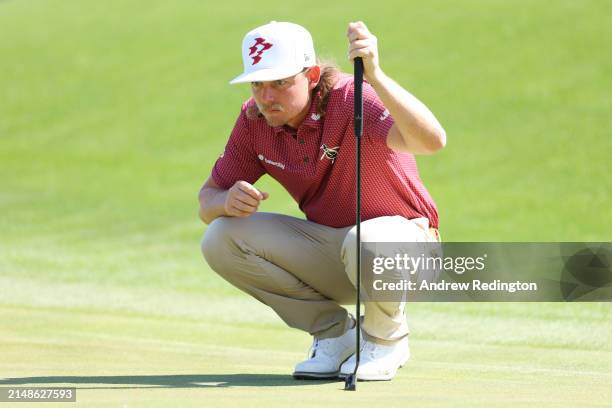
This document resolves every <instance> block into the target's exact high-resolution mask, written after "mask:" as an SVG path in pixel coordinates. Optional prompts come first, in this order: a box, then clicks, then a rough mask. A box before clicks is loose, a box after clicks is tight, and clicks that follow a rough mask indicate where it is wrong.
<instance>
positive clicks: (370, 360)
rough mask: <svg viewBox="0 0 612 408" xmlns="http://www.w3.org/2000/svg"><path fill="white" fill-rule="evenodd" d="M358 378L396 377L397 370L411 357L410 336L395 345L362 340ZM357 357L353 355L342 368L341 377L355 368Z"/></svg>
mask: <svg viewBox="0 0 612 408" xmlns="http://www.w3.org/2000/svg"><path fill="white" fill-rule="evenodd" d="M359 354H360V355H359V360H360V362H359V367H358V368H357V379H358V380H362V381H388V380H390V379H392V378H393V377H395V374H396V373H397V370H398V369H399V368H400V367H402V366H403V365H404V364H406V362H407V361H408V359H409V358H410V347H409V346H408V338H407V337H404V338H403V339H401V340H400V341H398V342H397V343H395V344H393V345H384V344H377V343H372V342H370V341H367V340H362V341H361V348H360V351H359ZM356 360H357V358H356V357H355V355H352V356H351V358H349V359H348V360H347V361H346V363H344V364H342V367H341V368H340V375H339V376H340V378H345V377H346V376H347V375H349V374H352V373H353V371H354V370H355V361H356Z"/></svg>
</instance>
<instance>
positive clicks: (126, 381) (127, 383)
mask: <svg viewBox="0 0 612 408" xmlns="http://www.w3.org/2000/svg"><path fill="white" fill-rule="evenodd" d="M337 381H340V380H337V379H332V380H315V381H313V380H296V379H294V378H293V377H291V376H290V375H280V374H181V375H121V376H57V377H53V376H49V377H22V378H4V379H0V386H2V385H28V386H32V385H45V386H50V385H52V384H62V386H68V387H69V386H74V387H76V388H77V389H121V388H126V389H129V388H217V387H277V386H296V385H302V386H303V385H307V384H322V383H333V382H337ZM86 385H92V387H87V386H86ZM94 385H95V386H94Z"/></svg>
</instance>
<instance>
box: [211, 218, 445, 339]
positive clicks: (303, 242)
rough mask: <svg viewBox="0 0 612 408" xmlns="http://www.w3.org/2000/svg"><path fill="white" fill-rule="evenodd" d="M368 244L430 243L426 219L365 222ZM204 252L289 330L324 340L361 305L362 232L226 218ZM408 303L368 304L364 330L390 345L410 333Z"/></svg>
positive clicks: (294, 221)
mask: <svg viewBox="0 0 612 408" xmlns="http://www.w3.org/2000/svg"><path fill="white" fill-rule="evenodd" d="M361 240H362V242H431V241H437V240H438V235H437V231H436V230H434V229H430V228H429V223H428V220H427V218H418V219H414V220H407V219H405V218H403V217H400V216H388V217H379V218H374V219H370V220H368V221H363V222H362V223H361ZM202 253H203V255H204V258H205V259H206V261H207V262H208V264H209V266H210V267H211V268H212V269H213V270H214V271H215V272H216V273H218V274H219V275H220V276H221V277H223V278H224V279H225V280H227V281H228V282H229V283H231V284H232V285H234V286H236V287H237V288H239V289H241V290H243V291H244V292H246V293H248V294H250V295H251V296H253V297H255V298H256V299H258V300H259V301H261V302H262V303H264V304H266V305H268V306H270V307H271V308H272V309H273V310H274V311H275V312H276V313H277V314H278V315H279V316H280V317H281V319H283V320H284V321H285V323H287V325H289V326H290V327H295V328H297V329H301V330H304V331H307V332H309V333H310V334H312V335H315V336H318V337H320V338H327V337H337V336H340V335H342V334H343V333H344V332H345V331H346V330H347V329H348V328H349V325H351V324H352V317H351V316H350V315H349V314H348V312H347V310H346V309H345V308H343V307H342V306H341V305H342V304H349V305H351V304H354V302H355V296H356V293H355V285H354V282H355V281H356V227H355V226H353V227H346V228H333V227H328V226H325V225H320V224H316V223H314V222H311V221H308V220H303V219H299V218H295V217H290V216H287V215H282V214H272V213H255V214H253V215H251V216H249V217H246V218H237V217H219V218H217V219H215V220H214V221H213V222H212V223H211V224H210V225H209V227H208V229H207V231H206V233H205V234H204V238H203V240H202ZM404 307H405V303H404V302H366V303H365V313H364V317H363V321H362V322H363V323H362V326H361V327H362V330H363V335H364V337H366V338H368V339H369V340H370V341H374V342H378V343H387V342H394V341H397V340H400V339H401V338H403V337H405V336H407V335H408V323H407V321H406V317H405V313H404Z"/></svg>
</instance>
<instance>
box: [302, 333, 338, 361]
mask: <svg viewBox="0 0 612 408" xmlns="http://www.w3.org/2000/svg"><path fill="white" fill-rule="evenodd" d="M331 346H332V339H319V338H317V337H315V338H314V340H313V341H312V346H311V347H310V350H309V351H308V357H309V358H314V357H315V356H316V355H317V353H318V352H322V353H323V354H327V355H332V354H333V353H332V350H331Z"/></svg>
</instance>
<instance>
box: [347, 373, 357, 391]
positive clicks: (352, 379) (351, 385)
mask: <svg viewBox="0 0 612 408" xmlns="http://www.w3.org/2000/svg"><path fill="white" fill-rule="evenodd" d="M356 379H357V377H356V376H355V374H349V375H347V376H346V378H345V379H344V391H355V390H356V389H357V387H356V386H357V384H355V383H356Z"/></svg>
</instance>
